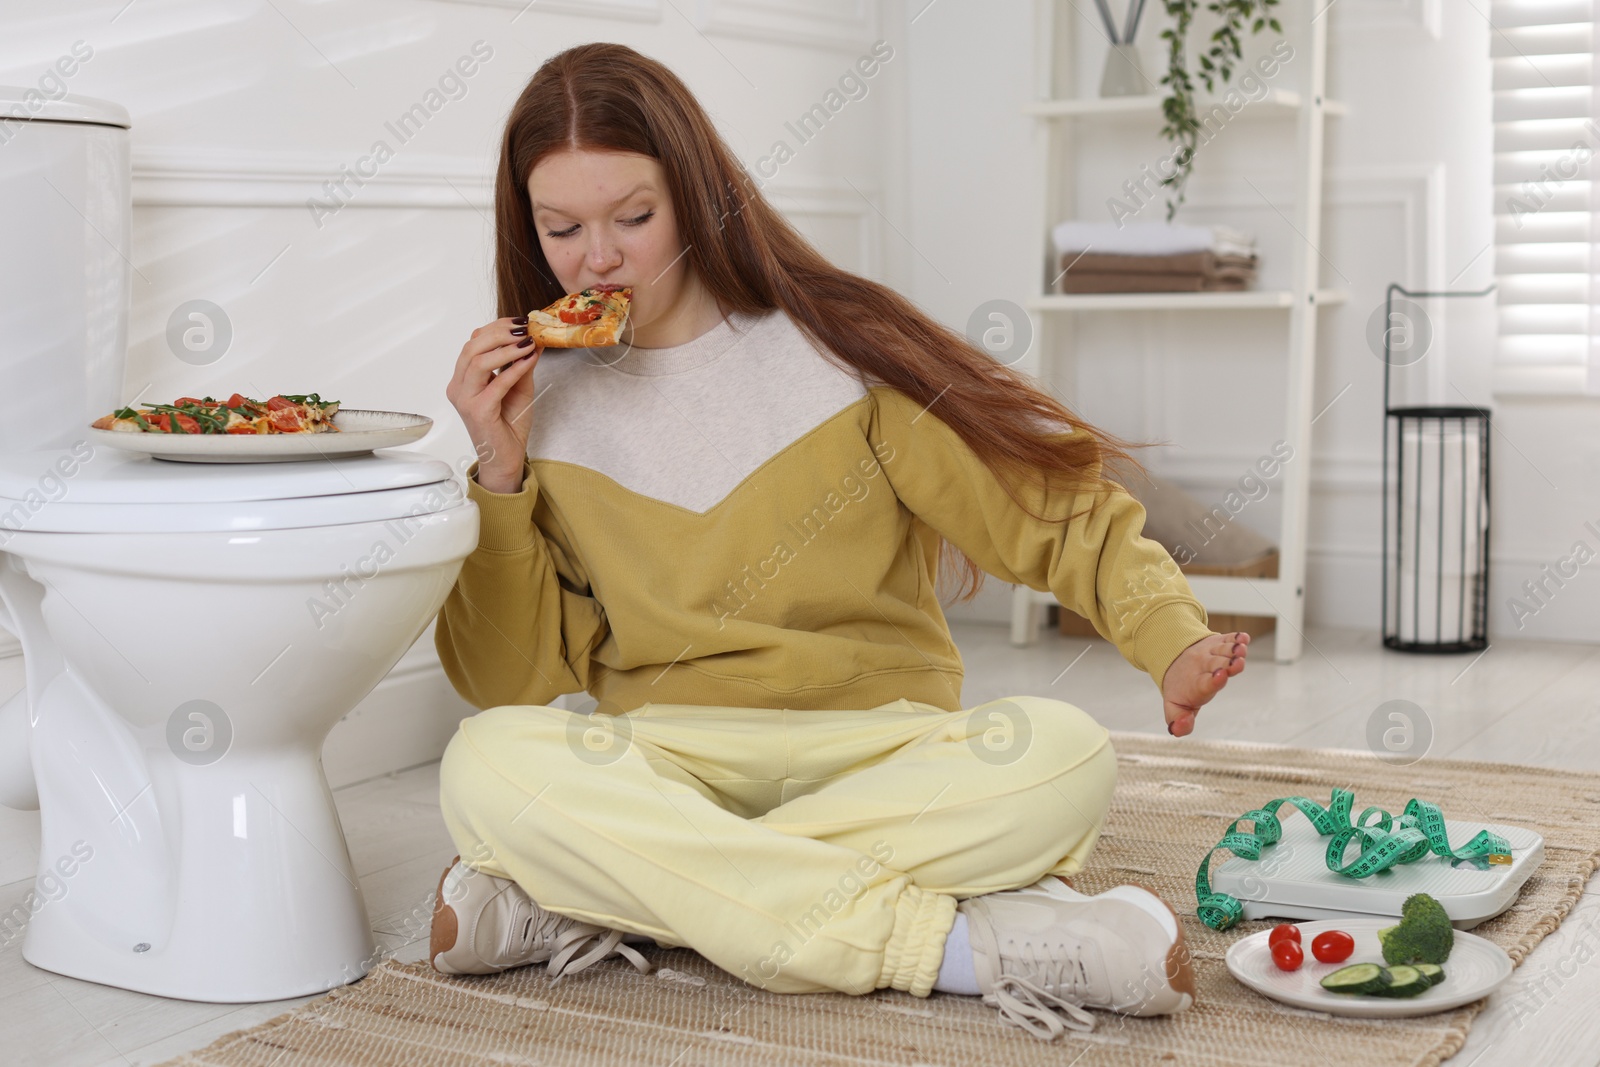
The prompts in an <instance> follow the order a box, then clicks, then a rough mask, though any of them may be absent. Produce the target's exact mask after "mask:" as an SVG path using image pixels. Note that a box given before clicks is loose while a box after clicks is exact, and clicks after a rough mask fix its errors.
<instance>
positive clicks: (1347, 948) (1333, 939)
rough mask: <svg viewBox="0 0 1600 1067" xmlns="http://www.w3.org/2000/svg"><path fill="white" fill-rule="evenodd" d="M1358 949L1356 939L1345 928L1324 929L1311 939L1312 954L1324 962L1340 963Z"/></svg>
mask: <svg viewBox="0 0 1600 1067" xmlns="http://www.w3.org/2000/svg"><path fill="white" fill-rule="evenodd" d="M1355 950H1356V939H1355V938H1353V937H1351V936H1350V935H1349V934H1347V933H1345V932H1344V931H1343V930H1324V931H1322V933H1320V934H1318V935H1317V936H1316V937H1314V938H1312V939H1311V954H1312V955H1313V956H1315V957H1316V958H1317V959H1318V960H1321V961H1322V962H1323V963H1340V962H1342V961H1344V960H1347V959H1349V958H1350V953H1352V952H1354V951H1355Z"/></svg>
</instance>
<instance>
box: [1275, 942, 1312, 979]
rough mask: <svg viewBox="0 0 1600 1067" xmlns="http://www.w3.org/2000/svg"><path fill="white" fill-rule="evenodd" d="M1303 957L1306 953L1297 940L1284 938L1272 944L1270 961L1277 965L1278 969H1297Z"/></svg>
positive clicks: (1303, 959)
mask: <svg viewBox="0 0 1600 1067" xmlns="http://www.w3.org/2000/svg"><path fill="white" fill-rule="evenodd" d="M1305 958H1306V954H1305V952H1304V950H1302V949H1301V948H1300V942H1298V941H1290V940H1288V939H1287V938H1285V939H1284V940H1282V941H1279V942H1278V943H1277V944H1276V945H1273V946H1272V962H1273V963H1276V964H1277V965H1278V970H1280V971H1298V970H1299V969H1300V964H1301V963H1303V962H1304V961H1305Z"/></svg>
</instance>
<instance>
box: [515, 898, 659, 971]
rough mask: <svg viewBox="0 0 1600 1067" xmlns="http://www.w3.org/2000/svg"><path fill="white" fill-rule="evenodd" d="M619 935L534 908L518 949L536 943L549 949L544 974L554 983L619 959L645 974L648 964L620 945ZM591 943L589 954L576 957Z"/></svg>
mask: <svg viewBox="0 0 1600 1067" xmlns="http://www.w3.org/2000/svg"><path fill="white" fill-rule="evenodd" d="M622 933H623V932H622V931H621V930H612V929H610V928H608V927H604V926H596V925H595V924H594V923H586V922H582V921H580V920H577V919H572V918H568V917H567V916H565V915H558V914H556V913H555V912H553V911H545V910H544V909H543V908H537V911H536V913H530V914H529V915H528V917H527V919H525V920H524V921H523V924H522V947H523V949H524V951H527V949H528V948H529V946H531V945H532V944H534V943H535V942H536V941H538V942H543V943H545V944H548V945H550V946H551V947H552V950H553V951H552V952H551V955H550V961H549V963H548V964H546V971H547V973H548V974H549V975H550V977H551V978H555V979H559V978H561V977H562V976H563V975H566V974H571V973H573V972H575V971H581V970H583V969H584V968H585V967H587V966H589V965H590V964H591V963H595V962H597V961H599V960H603V959H607V958H608V957H611V956H621V957H623V958H624V959H626V960H627V961H628V962H629V963H631V964H633V966H634V969H635V970H637V971H638V972H639V973H640V974H649V973H650V962H649V961H648V960H646V959H645V958H644V957H643V956H642V955H640V954H639V952H638V950H636V949H634V948H632V947H630V946H628V945H625V944H623V942H622ZM591 942H594V945H593V947H592V948H591V949H590V951H588V952H587V953H585V954H584V955H581V956H580V955H578V953H579V952H580V951H582V950H583V948H584V947H585V946H587V945H589V944H590V943H591Z"/></svg>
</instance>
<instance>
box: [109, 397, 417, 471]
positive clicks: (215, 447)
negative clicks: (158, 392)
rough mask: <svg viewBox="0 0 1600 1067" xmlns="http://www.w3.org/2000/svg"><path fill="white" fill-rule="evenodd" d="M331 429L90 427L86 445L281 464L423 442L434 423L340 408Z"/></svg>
mask: <svg viewBox="0 0 1600 1067" xmlns="http://www.w3.org/2000/svg"><path fill="white" fill-rule="evenodd" d="M333 424H334V425H335V426H337V427H338V428H339V431H338V432H337V433H272V434H255V433H193V434H190V433H127V432H125V431H121V430H97V429H95V428H93V427H90V428H89V439H90V440H91V441H93V442H94V443H95V444H103V445H110V446H111V447H113V448H121V449H124V450H126V451H129V452H142V453H145V454H147V455H151V456H154V457H155V458H157V459H170V460H178V461H180V462H184V463H282V462H288V461H290V460H302V459H316V458H318V457H320V456H359V455H361V454H362V453H365V452H371V451H372V450H373V449H376V448H393V447H394V446H396V445H404V444H409V443H410V442H412V441H416V440H420V439H421V438H423V437H425V436H426V435H427V433H428V430H429V429H430V428H431V427H432V426H433V420H432V419H430V418H428V417H427V416H426V415H413V414H411V413H410V412H406V411H370V410H364V409H362V408H340V409H339V410H338V411H337V412H335V413H334V416H333Z"/></svg>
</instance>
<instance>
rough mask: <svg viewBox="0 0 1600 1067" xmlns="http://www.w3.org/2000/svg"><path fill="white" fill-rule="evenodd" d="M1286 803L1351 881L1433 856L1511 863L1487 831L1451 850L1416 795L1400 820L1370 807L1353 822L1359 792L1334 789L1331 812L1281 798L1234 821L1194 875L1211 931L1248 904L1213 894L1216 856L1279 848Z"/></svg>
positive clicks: (1253, 856)
mask: <svg viewBox="0 0 1600 1067" xmlns="http://www.w3.org/2000/svg"><path fill="white" fill-rule="evenodd" d="M1285 804H1293V805H1294V806H1295V807H1297V808H1299V809H1300V810H1301V811H1302V812H1304V813H1305V816H1306V818H1308V819H1310V820H1311V824H1312V825H1313V826H1315V827H1316V828H1317V833H1319V834H1321V835H1322V836H1323V837H1326V838H1329V841H1328V855H1327V860H1328V870H1330V871H1332V872H1334V873H1335V874H1343V875H1346V876H1348V877H1350V878H1365V877H1367V876H1368V875H1372V874H1378V873H1379V872H1382V871H1387V870H1388V869H1389V868H1390V867H1393V866H1394V865H1395V864H1397V863H1415V862H1416V861H1417V860H1420V859H1421V858H1422V857H1424V856H1426V855H1427V854H1428V853H1430V852H1433V853H1436V854H1438V855H1440V856H1444V857H1445V858H1447V859H1457V860H1464V859H1476V858H1478V857H1483V858H1486V859H1487V860H1488V861H1489V862H1490V863H1495V864H1506V863H1510V862H1511V846H1510V845H1509V844H1508V843H1507V842H1506V839H1505V838H1503V837H1501V836H1500V835H1499V834H1496V833H1491V832H1490V831H1488V830H1479V831H1478V833H1477V835H1476V836H1475V837H1473V839H1472V840H1471V841H1468V842H1467V843H1466V844H1464V845H1462V846H1461V847H1460V848H1457V849H1452V848H1451V847H1450V841H1449V839H1448V837H1447V836H1446V835H1445V829H1444V816H1443V815H1441V814H1440V813H1439V808H1438V806H1437V805H1434V804H1429V803H1428V802H1427V801H1425V800H1418V799H1416V798H1415V797H1413V798H1412V799H1410V800H1408V801H1406V809H1405V811H1404V812H1402V813H1401V815H1400V818H1398V819H1396V818H1395V817H1394V816H1393V815H1390V814H1389V813H1388V812H1387V811H1384V810H1383V809H1382V808H1378V807H1369V808H1367V809H1366V810H1365V811H1363V812H1362V813H1361V815H1360V817H1358V818H1357V819H1356V821H1355V822H1354V823H1352V822H1351V821H1350V812H1351V809H1352V808H1353V807H1354V806H1355V794H1354V793H1352V792H1351V791H1350V790H1348V789H1338V788H1336V789H1334V791H1333V799H1332V800H1331V801H1330V802H1329V804H1328V806H1327V807H1326V808H1324V807H1323V806H1322V805H1321V804H1318V803H1317V802H1316V801H1313V800H1307V799H1306V798H1305V797H1279V798H1278V799H1277V800H1272V801H1268V802H1267V803H1266V804H1264V805H1262V806H1261V807H1259V808H1257V809H1256V810H1254V811H1247V812H1245V813H1244V814H1243V815H1241V816H1239V817H1238V818H1237V819H1235V820H1233V822H1232V823H1231V824H1229V826H1228V829H1227V832H1226V833H1224V834H1223V835H1222V840H1221V841H1218V842H1217V844H1216V847H1215V848H1213V849H1212V850H1211V851H1210V852H1207V853H1206V856H1205V859H1203V860H1201V861H1200V870H1199V871H1198V872H1197V873H1196V874H1195V876H1194V895H1195V899H1196V901H1198V902H1199V907H1198V909H1197V910H1196V912H1195V914H1196V915H1198V916H1199V917H1200V921H1201V922H1203V923H1205V924H1206V925H1207V926H1209V927H1211V929H1213V930H1226V929H1227V928H1228V927H1230V926H1232V925H1233V924H1234V923H1236V922H1238V921H1239V920H1240V919H1242V918H1243V917H1244V905H1242V904H1240V903H1239V902H1238V901H1237V900H1235V899H1234V898H1233V897H1231V896H1229V895H1228V894H1226V893H1214V892H1212V890H1211V879H1210V877H1209V876H1208V874H1207V871H1208V870H1209V869H1210V867H1211V857H1212V856H1214V855H1216V854H1217V852H1218V851H1220V850H1221V849H1227V850H1229V851H1230V852H1232V853H1233V854H1234V855H1235V856H1238V857H1240V858H1242V859H1247V860H1258V859H1260V858H1261V852H1262V850H1263V849H1265V848H1267V847H1268V846H1270V845H1275V844H1277V843H1278V839H1279V838H1281V837H1282V836H1283V824H1282V823H1280V822H1279V821H1278V809H1279V808H1280V807H1282V806H1283V805H1285ZM1242 822H1248V823H1250V824H1251V829H1249V830H1241V829H1239V824H1240V823H1242ZM1352 840H1355V841H1359V842H1360V846H1361V854H1360V855H1359V856H1357V857H1356V858H1355V860H1353V861H1352V862H1350V863H1348V864H1347V863H1345V861H1344V856H1345V852H1346V851H1347V850H1348V848H1349V845H1350V842H1351V841H1352Z"/></svg>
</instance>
